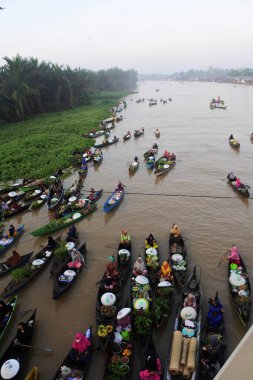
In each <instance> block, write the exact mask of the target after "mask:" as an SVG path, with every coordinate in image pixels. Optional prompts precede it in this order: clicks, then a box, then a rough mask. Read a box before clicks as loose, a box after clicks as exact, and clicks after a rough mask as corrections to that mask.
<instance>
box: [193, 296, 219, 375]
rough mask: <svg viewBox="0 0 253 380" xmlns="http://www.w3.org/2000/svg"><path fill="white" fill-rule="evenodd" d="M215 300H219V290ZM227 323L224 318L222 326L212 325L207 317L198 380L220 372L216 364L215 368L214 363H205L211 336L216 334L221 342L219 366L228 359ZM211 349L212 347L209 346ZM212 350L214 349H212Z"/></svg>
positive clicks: (202, 338) (203, 332)
mask: <svg viewBox="0 0 253 380" xmlns="http://www.w3.org/2000/svg"><path fill="white" fill-rule="evenodd" d="M214 298H215V300H216V301H218V302H220V301H219V296H218V292H216V295H215V297H214ZM225 333H226V331H225V324H224V319H223V321H222V322H221V324H220V326H219V327H217V328H213V327H210V326H209V324H208V321H207V318H206V322H205V324H204V327H203V329H202V334H201V335H202V336H201V350H200V355H199V370H198V380H206V379H207V378H209V379H214V377H215V376H216V375H217V373H218V371H219V370H218V368H217V366H215V367H214V368H213V367H212V364H210V363H209V365H208V367H206V366H205V365H204V363H203V360H205V359H207V358H206V356H205V353H206V350H203V347H204V346H205V347H210V337H211V336H212V337H213V336H214V335H215V336H216V338H217V340H218V341H219V342H220V349H219V350H218V351H217V347H216V349H215V350H216V351H217V352H216V355H215V356H216V357H217V362H218V364H219V367H220V368H221V367H222V366H223V364H224V363H225V361H226V343H225V342H226V337H225ZM209 350H210V348H209ZM211 352H212V351H211Z"/></svg>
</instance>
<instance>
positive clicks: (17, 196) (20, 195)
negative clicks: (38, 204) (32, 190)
mask: <svg viewBox="0 0 253 380" xmlns="http://www.w3.org/2000/svg"><path fill="white" fill-rule="evenodd" d="M9 194H11V192H10V193H8V195H6V196H5V197H2V200H3V201H4V202H6V203H7V204H8V206H11V205H12V204H13V203H14V202H19V201H21V199H22V198H24V197H25V193H24V192H23V191H22V192H18V193H16V192H15V191H13V194H15V195H14V196H12V197H10V196H9Z"/></svg>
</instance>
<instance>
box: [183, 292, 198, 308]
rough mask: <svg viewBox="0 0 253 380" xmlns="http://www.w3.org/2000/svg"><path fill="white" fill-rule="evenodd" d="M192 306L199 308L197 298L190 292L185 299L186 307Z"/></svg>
mask: <svg viewBox="0 0 253 380" xmlns="http://www.w3.org/2000/svg"><path fill="white" fill-rule="evenodd" d="M186 306H190V307H193V308H194V309H195V310H196V309H197V303H196V298H195V296H194V295H193V294H191V293H189V294H188V296H187V297H185V300H184V307H186Z"/></svg>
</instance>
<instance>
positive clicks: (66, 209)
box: [56, 199, 91, 218]
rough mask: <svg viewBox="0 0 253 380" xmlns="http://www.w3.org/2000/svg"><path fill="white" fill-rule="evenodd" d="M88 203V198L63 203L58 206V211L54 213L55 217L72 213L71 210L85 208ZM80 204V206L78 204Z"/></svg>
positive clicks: (75, 210)
mask: <svg viewBox="0 0 253 380" xmlns="http://www.w3.org/2000/svg"><path fill="white" fill-rule="evenodd" d="M89 203H91V202H89V199H79V200H76V201H75V202H72V203H69V202H68V203H65V204H64V205H61V207H60V208H59V210H58V212H57V213H56V218H62V217H64V216H67V215H69V214H72V213H73V212H79V211H80V210H83V209H84V208H87V207H88V205H89ZM81 204H82V206H80V205H81Z"/></svg>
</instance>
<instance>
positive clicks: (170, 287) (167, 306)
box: [153, 279, 175, 329]
mask: <svg viewBox="0 0 253 380" xmlns="http://www.w3.org/2000/svg"><path fill="white" fill-rule="evenodd" d="M165 284H166V285H167V286H163V285H165ZM174 290H175V288H174V279H173V280H172V281H161V282H159V283H156V286H155V290H154V297H153V316H154V321H155V326H156V328H158V329H159V328H160V327H161V326H162V325H163V324H164V322H165V321H166V319H168V318H169V314H170V311H171V306H172V303H173V301H174Z"/></svg>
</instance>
